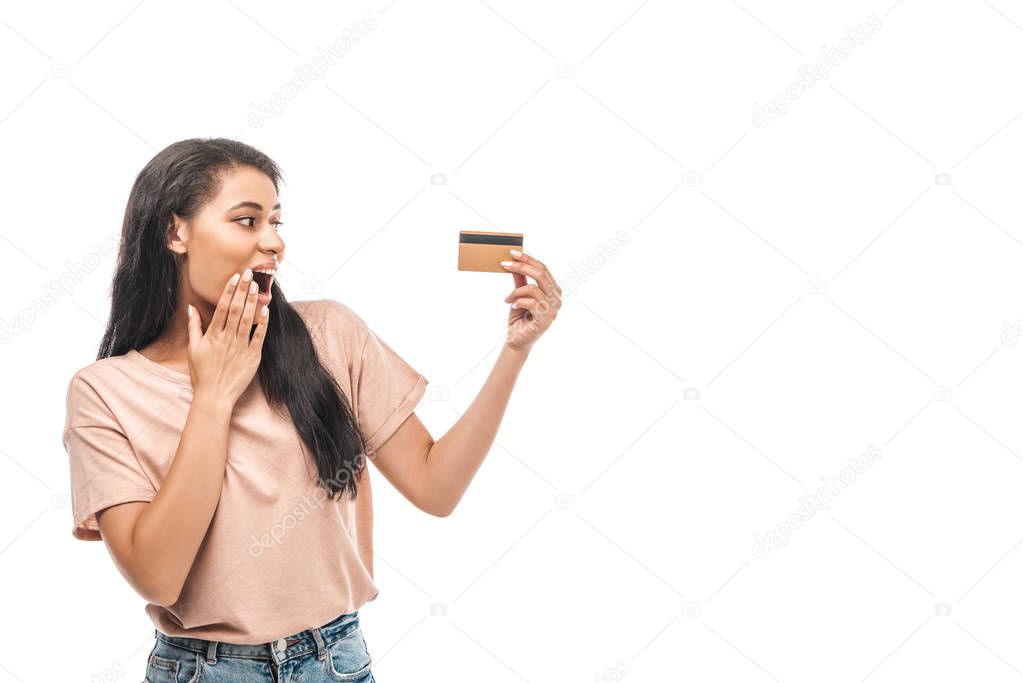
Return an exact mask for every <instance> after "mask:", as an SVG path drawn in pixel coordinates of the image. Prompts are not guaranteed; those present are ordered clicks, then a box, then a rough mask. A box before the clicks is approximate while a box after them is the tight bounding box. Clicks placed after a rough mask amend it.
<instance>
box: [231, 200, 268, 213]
mask: <svg viewBox="0 0 1023 683" xmlns="http://www.w3.org/2000/svg"><path fill="white" fill-rule="evenodd" d="M241 208H249V209H255V210H256V211H262V210H263V205H262V204H258V203H256V202H238V203H237V204H235V205H234V206H232V207H231V208H230V209H228V211H234V210H235V209H241ZM279 208H281V204H280V202H278V203H276V204H274V207H273V209H271V211H276V210H277V209H279Z"/></svg>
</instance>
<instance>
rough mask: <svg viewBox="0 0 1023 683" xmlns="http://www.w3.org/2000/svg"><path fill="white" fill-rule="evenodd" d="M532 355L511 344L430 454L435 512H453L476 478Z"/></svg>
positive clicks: (429, 473)
mask: <svg viewBox="0 0 1023 683" xmlns="http://www.w3.org/2000/svg"><path fill="white" fill-rule="evenodd" d="M527 356H528V352H525V351H520V350H517V349H513V348H512V347H509V346H507V345H505V346H503V347H502V348H501V353H500V355H499V356H498V358H497V362H496V363H495V364H494V367H493V369H492V370H491V371H490V375H489V376H488V377H487V380H486V382H484V383H483V387H482V388H481V389H480V392H479V394H478V395H477V396H476V398H475V400H473V402H472V404H471V405H470V406H469V407H468V408H467V409H466V411H465V413H463V415H462V416H461V417H460V418H459V419H458V421H457V422H455V424H454V425H452V426H451V428H450V429H449V430H448V431H447V433H446V434H444V436H442V437H441V438H439V439H437V441H435V442H434V444H433V446H431V447H430V451H429V453H428V454H427V457H426V461H425V465H424V467H425V468H426V476H425V477H424V479H425V481H427V482H429V489H428V490H429V492H430V495H431V496H432V497H433V498H434V507H435V509H438V510H441V511H443V512H444V513H449V512H450V511H451V510H453V509H454V508H455V506H456V505H457V504H458V501H459V500H461V498H462V495H463V494H464V493H465V490H466V488H468V486H469V482H470V481H472V478H473V477H474V476H476V472H477V470H479V468H480V465H481V464H483V459H484V458H485V457H486V455H487V453H488V452H489V451H490V446H491V444H492V443H493V441H494V437H495V436H496V435H497V430H498V428H499V427H500V426H501V420H502V418H503V417H504V411H505V408H506V407H507V406H508V399H509V398H510V397H511V392H512V388H514V386H515V380H516V379H518V376H519V371H520V370H521V369H522V365H523V364H524V363H525V362H526V357H527Z"/></svg>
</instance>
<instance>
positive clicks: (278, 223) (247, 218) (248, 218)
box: [235, 216, 284, 230]
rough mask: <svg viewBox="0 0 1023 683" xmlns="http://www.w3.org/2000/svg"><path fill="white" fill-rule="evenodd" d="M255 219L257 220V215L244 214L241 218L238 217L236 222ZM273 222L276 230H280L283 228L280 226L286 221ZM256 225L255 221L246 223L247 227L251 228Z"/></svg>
mask: <svg viewBox="0 0 1023 683" xmlns="http://www.w3.org/2000/svg"><path fill="white" fill-rule="evenodd" d="M255 220H256V218H255V216H242V217H241V218H236V219H235V222H237V221H255ZM273 224H274V226H275V229H276V230H280V229H281V227H280V226H282V225H284V221H274V223H273ZM254 226H255V223H254V222H253V223H248V224H246V226H245V227H247V228H251V227H254Z"/></svg>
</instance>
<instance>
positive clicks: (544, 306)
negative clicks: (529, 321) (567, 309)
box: [511, 296, 551, 316]
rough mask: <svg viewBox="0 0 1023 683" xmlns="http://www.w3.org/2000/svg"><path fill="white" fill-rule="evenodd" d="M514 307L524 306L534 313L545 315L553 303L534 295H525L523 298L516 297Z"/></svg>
mask: <svg viewBox="0 0 1023 683" xmlns="http://www.w3.org/2000/svg"><path fill="white" fill-rule="evenodd" d="M511 307H512V308H522V309H525V310H527V311H533V312H534V315H537V316H539V315H543V314H544V313H546V312H547V311H549V310H550V309H551V305H550V304H549V303H547V302H546V301H545V300H543V299H541V300H539V301H537V300H536V299H534V298H533V297H529V296H524V297H522V298H521V299H516V300H515V301H513V302H512V305H511Z"/></svg>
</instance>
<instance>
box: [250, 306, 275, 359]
mask: <svg viewBox="0 0 1023 683" xmlns="http://www.w3.org/2000/svg"><path fill="white" fill-rule="evenodd" d="M269 322H270V307H269V306H260V308H259V313H258V314H257V315H256V331H255V332H253V333H252V339H251V340H250V341H249V350H250V351H253V352H257V353H259V352H262V350H263V339H264V338H265V337H266V328H267V326H268V325H269Z"/></svg>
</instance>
